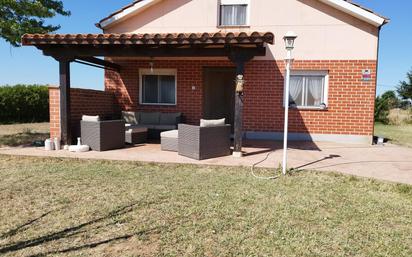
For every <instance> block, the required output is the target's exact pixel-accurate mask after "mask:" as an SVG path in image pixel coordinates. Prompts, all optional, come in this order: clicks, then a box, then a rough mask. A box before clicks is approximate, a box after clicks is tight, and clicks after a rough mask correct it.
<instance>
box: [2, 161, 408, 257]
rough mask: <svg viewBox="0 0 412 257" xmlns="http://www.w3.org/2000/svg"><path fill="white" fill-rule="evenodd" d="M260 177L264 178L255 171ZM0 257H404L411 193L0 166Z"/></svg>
mask: <svg viewBox="0 0 412 257" xmlns="http://www.w3.org/2000/svg"><path fill="white" fill-rule="evenodd" d="M261 172H267V171H263V170H262V171H261ZM0 188H1V194H0V206H1V208H0V255H2V254H3V255H5V256H15V255H18V256H46V255H47V256H48V255H50V256H289V257H290V256H397V257H400V256H411V255H412V248H411V246H412V237H411V231H412V189H411V186H407V185H397V184H390V183H384V182H377V181H374V180H367V179H362V178H357V177H352V176H343V175H338V174H334V173H316V172H297V173H294V174H293V175H290V176H287V177H280V178H279V179H277V180H271V181H266V180H257V179H255V178H253V177H252V176H251V175H250V172H249V169H246V168H234V167H233V168H228V167H208V166H191V165H158V164H142V163H137V162H111V161H85V160H82V161H80V160H73V159H71V160H67V159H57V158H56V159H46V158H29V157H12V156H1V155H0Z"/></svg>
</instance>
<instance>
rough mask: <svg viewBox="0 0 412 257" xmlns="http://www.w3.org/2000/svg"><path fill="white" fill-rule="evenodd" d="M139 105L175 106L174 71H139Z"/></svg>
mask: <svg viewBox="0 0 412 257" xmlns="http://www.w3.org/2000/svg"><path fill="white" fill-rule="evenodd" d="M140 103H141V104H156V105H176V71H175V70H153V71H151V70H146V69H144V70H140Z"/></svg>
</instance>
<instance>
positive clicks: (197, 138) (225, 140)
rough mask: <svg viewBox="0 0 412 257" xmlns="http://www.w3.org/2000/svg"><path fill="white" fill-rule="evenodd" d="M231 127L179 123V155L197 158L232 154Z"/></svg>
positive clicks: (202, 158)
mask: <svg viewBox="0 0 412 257" xmlns="http://www.w3.org/2000/svg"><path fill="white" fill-rule="evenodd" d="M230 127H231V126H230V125H224V126H216V127H199V126H193V125H187V124H179V132H178V133H179V145H178V152H179V155H183V156H186V157H189V158H192V159H196V160H204V159H209V158H215V157H220V156H226V155H230Z"/></svg>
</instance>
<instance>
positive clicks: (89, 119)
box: [82, 115, 100, 121]
mask: <svg viewBox="0 0 412 257" xmlns="http://www.w3.org/2000/svg"><path fill="white" fill-rule="evenodd" d="M82 120H84V121H100V117H99V115H97V116H90V115H83V116H82Z"/></svg>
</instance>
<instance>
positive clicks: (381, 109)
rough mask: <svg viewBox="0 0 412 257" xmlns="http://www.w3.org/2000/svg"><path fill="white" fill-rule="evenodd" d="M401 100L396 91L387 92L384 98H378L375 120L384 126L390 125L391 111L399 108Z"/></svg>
mask: <svg viewBox="0 0 412 257" xmlns="http://www.w3.org/2000/svg"><path fill="white" fill-rule="evenodd" d="M398 106H399V99H398V98H397V96H396V94H395V92H394V91H387V92H385V93H384V94H383V95H382V96H378V97H376V101H375V120H376V121H379V122H382V123H384V124H387V123H389V119H388V115H389V111H390V110H391V109H394V108H398Z"/></svg>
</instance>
